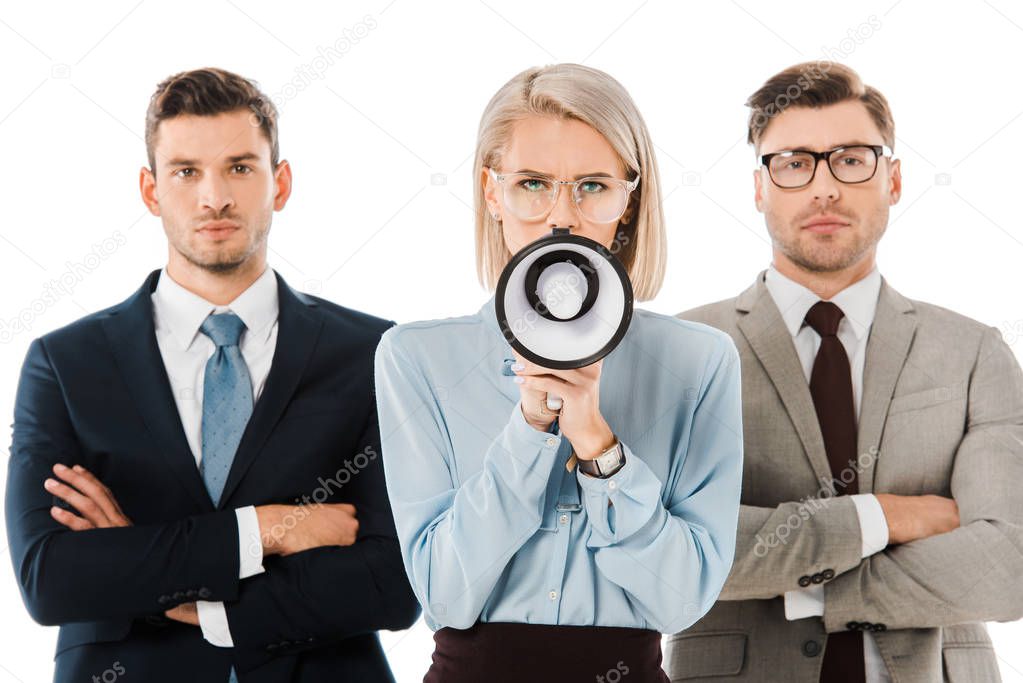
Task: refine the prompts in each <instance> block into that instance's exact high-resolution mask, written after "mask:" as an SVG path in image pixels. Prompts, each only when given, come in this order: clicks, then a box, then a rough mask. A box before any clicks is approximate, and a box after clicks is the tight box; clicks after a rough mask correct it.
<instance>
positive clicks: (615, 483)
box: [607, 481, 618, 491]
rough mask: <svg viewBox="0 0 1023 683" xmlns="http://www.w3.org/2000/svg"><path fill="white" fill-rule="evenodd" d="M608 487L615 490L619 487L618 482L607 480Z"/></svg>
mask: <svg viewBox="0 0 1023 683" xmlns="http://www.w3.org/2000/svg"><path fill="white" fill-rule="evenodd" d="M607 487H608V488H609V489H611V490H612V491H614V490H615V489H616V488H618V483H617V482H614V481H609V482H607Z"/></svg>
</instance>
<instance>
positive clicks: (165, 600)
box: [156, 595, 170, 605]
mask: <svg viewBox="0 0 1023 683" xmlns="http://www.w3.org/2000/svg"><path fill="white" fill-rule="evenodd" d="M156 602H157V603H159V604H161V605H166V604H167V603H168V602H170V598H169V597H167V596H166V595H161V596H160V597H158V598H157V599H156Z"/></svg>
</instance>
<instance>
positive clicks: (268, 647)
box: [266, 643, 277, 652]
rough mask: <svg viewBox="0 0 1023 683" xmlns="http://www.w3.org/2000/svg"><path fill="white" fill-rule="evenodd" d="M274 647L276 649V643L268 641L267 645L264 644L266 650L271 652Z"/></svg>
mask: <svg viewBox="0 0 1023 683" xmlns="http://www.w3.org/2000/svg"><path fill="white" fill-rule="evenodd" d="M276 649H277V643H270V644H269V645H267V646H266V651H267V652H273V651H274V650H276Z"/></svg>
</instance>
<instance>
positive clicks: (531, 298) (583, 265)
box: [495, 228, 633, 411]
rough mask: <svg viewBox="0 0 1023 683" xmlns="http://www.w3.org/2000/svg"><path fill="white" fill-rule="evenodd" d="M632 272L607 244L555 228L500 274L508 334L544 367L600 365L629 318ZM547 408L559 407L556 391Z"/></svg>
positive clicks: (501, 312) (500, 318) (501, 318)
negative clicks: (628, 270)
mask: <svg viewBox="0 0 1023 683" xmlns="http://www.w3.org/2000/svg"><path fill="white" fill-rule="evenodd" d="M632 304H633V292H632V283H631V282H630V281H629V276H628V273H626V271H625V267H624V266H623V265H622V263H621V261H619V260H618V259H617V258H616V257H615V256H614V254H612V253H611V252H610V251H609V250H608V249H607V248H606V247H604V245H602V244H600V243H599V242H595V241H594V240H591V239H588V238H586V237H581V236H579V235H572V234H571V233H570V231H569V230H568V229H567V228H554V230H553V231H552V233H551V234H550V235H547V236H545V237H542V238H540V239H538V240H536V241H535V242H531V243H530V244H527V245H526V246H525V247H523V248H522V250H521V251H519V252H518V253H517V254H515V255H514V256H513V257H512V259H511V261H509V262H508V265H507V266H505V268H504V270H503V271H502V272H501V277H500V279H499V280H498V283H497V292H496V295H495V311H496V313H497V322H498V325H500V327H501V330H502V332H503V334H504V337H505V339H506V340H507V341H508V343H509V344H510V345H511V347H512V348H514V349H515V350H516V351H518V352H519V353H520V354H522V356H523V357H525V358H527V359H528V360H530V361H531V362H533V363H536V364H537V365H540V366H541V367H545V368H551V369H554V370H572V369H576V368H582V367H585V366H587V365H591V364H592V363H596V362H597V361H599V360H600V359H601V358H603V357H605V356H606V355H607V354H609V353H611V351H612V350H614V348H615V347H616V346H617V345H618V344H619V343H620V342H621V340H622V339H623V338H624V337H625V333H626V331H628V328H629V323H630V322H631V320H632ZM547 404H548V408H550V409H551V410H553V411H557V410H560V407H561V402H560V399H559V398H558V397H556V396H550V395H548V397H547Z"/></svg>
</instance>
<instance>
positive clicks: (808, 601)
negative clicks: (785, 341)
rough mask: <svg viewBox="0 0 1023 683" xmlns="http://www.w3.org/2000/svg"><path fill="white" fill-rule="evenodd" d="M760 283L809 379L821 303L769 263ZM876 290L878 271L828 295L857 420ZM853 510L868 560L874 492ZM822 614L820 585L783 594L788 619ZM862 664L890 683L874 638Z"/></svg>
mask: <svg viewBox="0 0 1023 683" xmlns="http://www.w3.org/2000/svg"><path fill="white" fill-rule="evenodd" d="M764 284H765V285H766V286H767V291H768V292H770V294H771V298H772V299H774V303H775V305H776V306H777V307H778V310H779V311H780V312H781V317H782V320H784V321H785V326H786V327H787V328H788V330H789V333H790V334H791V335H792V343H793V345H795V347H796V354H797V355H798V356H799V361H800V363H801V364H802V366H803V373H804V374H805V375H806V381H807V382H809V381H810V373H811V371H812V370H813V362H814V359H815V358H816V357H817V349H819V348H820V345H821V337H820V335H819V334H817V332H816V331H815V330H814V329H813V328H812V327H810V326H809V325H807V324H805V323H804V318H806V314H807V312H809V310H810V307H811V306H813V305H814V304H815V303H817V302H818V301H820V300H821V298H820V297H819V296H817V295H816V294H814V293H813V292H812V291H810V290H809V289H807V288H806V287H804V286H803V285H801V284H799V283H798V282H794V281H793V280H791V279H789V278H787V277H785V276H784V275H782V274H781V273H780V272H778V270H776V269H775V267H774V266H773V265H772V266H771V267H770V268H768V269H767V274H766V276H765V278H764ZM880 292H881V274H880V273H879V272H878V270H877V268H874V270H872V271H870V273H869V274H868V275H867V276H866V277H864V278H863V279H862V280H859V281H858V282H855V283H853V284H851V285H849V286H848V287H846V288H845V289H843V290H842V291H841V292H839V293H838V294H836V295H835V296H833V297H832V298H831V299H830V301H831V302H832V303H834V304H835V305H836V306H838V307H839V308H841V309H842V312H843V313H844V314H845V315H844V316H843V318H842V320H841V322H839V324H838V339H839V341H841V342H842V346H843V347H845V353H846V355H847V356H848V357H849V368H850V371H851V373H852V386H853V405H854V406H855V409H856V419H857V420H859V416H860V400H861V397H862V396H863V363H864V360H865V357H866V355H867V338H868V336H869V332H870V326H871V325H872V324H873V322H874V313H875V311H876V310H877V297H878V295H879V294H880ZM849 497H850V498H851V499H852V501H853V504H854V505H855V506H856V514H857V517H859V522H860V530H861V536H862V550H861V555H862V557H864V558H866V557H870V556H871V555H873V554H874V553H877V552H880V551H882V550H884V549H885V547H886V546H887V545H888V521H887V520H886V519H885V516H884V511H883V510H882V509H881V504H880V503H879V502H878V500H877V497H876V496H874V495H873V494H854V495H851V496H849ZM823 615H824V586H823V585H822V584H817V585H813V586H808V587H806V588H802V589H798V590H791V591H786V592H785V618H786V619H788V620H790V621H791V620H793V619H804V618H807V617H820V616H823ZM863 660H864V665H865V667H864V668H865V670H866V680H867V683H889V681H891V678H890V677H889V675H888V669H887V667H886V666H885V664H884V660H883V659H882V658H881V653H880V652H879V651H878V649H877V644H876V643H875V642H874V637H873V634H870V633H864V634H863Z"/></svg>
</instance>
